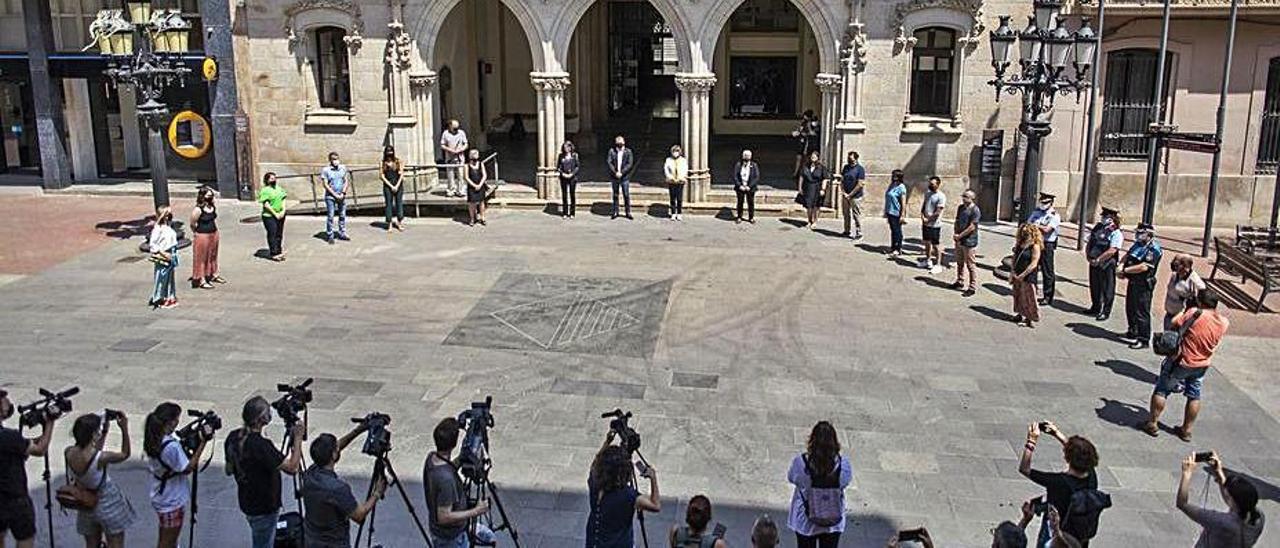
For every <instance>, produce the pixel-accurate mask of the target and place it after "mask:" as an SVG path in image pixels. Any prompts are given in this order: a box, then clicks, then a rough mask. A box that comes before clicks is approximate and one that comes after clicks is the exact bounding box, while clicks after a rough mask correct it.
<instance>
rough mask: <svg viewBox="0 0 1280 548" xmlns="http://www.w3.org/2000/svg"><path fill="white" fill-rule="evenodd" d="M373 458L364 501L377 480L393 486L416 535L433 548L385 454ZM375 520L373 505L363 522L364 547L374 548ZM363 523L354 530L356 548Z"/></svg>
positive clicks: (376, 516)
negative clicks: (413, 526) (402, 502)
mask: <svg viewBox="0 0 1280 548" xmlns="http://www.w3.org/2000/svg"><path fill="white" fill-rule="evenodd" d="M374 458H375V459H376V460H375V461H374V463H373V476H372V477H370V478H369V491H368V493H367V494H366V495H365V500H368V498H369V497H370V496H372V495H373V486H374V484H376V483H377V482H378V480H379V479H382V480H383V481H386V482H387V487H391V486H393V485H394V486H395V488H396V490H397V491H399V492H400V498H401V499H402V500H404V505H405V508H408V509H409V516H410V517H412V518H413V524H414V525H417V526H418V533H420V534H422V540H423V542H426V543H427V548H435V545H434V544H432V543H431V535H428V534H427V529H426V528H425V527H423V526H422V520H421V519H419V518H418V512H417V510H415V509H414V507H413V502H411V501H410V500H409V495H408V493H405V491H404V484H403V483H401V482H400V476H399V475H398V474H396V469H395V468H394V467H392V466H391V461H390V460H389V459H387V455H386V453H382V454H380V455H378V456H376V457H374ZM388 476H390V478H388ZM382 496H383V497H384V498H385V497H386V492H385V491H384V492H383V494H382ZM377 519H378V507H377V505H374V507H373V509H372V510H370V511H369V517H368V519H367V520H365V523H368V524H369V536H368V537H367V539H366V541H365V546H367V547H369V548H372V547H373V546H374V544H373V533H374V522H375V521H377ZM365 523H361V524H360V528H359V529H357V530H356V541H355V544H352V546H355V547H357V548H358V547H359V546H360V537H361V536H363V535H364V526H365Z"/></svg>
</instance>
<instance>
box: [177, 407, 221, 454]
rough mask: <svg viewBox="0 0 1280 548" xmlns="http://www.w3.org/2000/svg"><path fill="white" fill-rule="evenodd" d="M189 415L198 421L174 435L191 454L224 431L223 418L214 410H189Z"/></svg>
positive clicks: (188, 424) (192, 422)
mask: <svg viewBox="0 0 1280 548" xmlns="http://www.w3.org/2000/svg"><path fill="white" fill-rule="evenodd" d="M187 414H188V415H190V416H192V417H195V418H196V419H195V420H193V421H191V422H190V423H187V425H186V426H183V427H182V428H179V429H178V430H177V431H176V432H174V435H175V436H177V437H178V441H179V442H180V443H181V444H182V449H183V450H184V451H186V452H187V453H188V454H191V453H194V452H195V450H196V448H198V447H200V444H202V443H205V442H207V441H209V440H211V439H213V435H214V434H216V433H217V432H218V430H221V429H222V417H219V416H218V414H217V413H215V412H214V411H213V410H212V409H210V410H208V411H197V410H195V409H188V410H187Z"/></svg>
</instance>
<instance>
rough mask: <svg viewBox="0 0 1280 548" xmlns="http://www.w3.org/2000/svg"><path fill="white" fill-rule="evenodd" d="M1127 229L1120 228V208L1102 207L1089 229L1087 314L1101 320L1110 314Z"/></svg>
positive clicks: (1086, 254) (1086, 250)
mask: <svg viewBox="0 0 1280 548" xmlns="http://www.w3.org/2000/svg"><path fill="white" fill-rule="evenodd" d="M1123 245H1124V233H1122V232H1120V212H1119V211H1118V210H1115V209H1112V208H1109V207H1103V208H1102V219H1101V220H1099V221H1098V222H1097V224H1095V225H1093V230H1091V231H1090V232H1089V245H1088V247H1086V248H1085V251H1084V253H1085V257H1086V258H1088V259H1089V301H1090V306H1089V310H1087V311H1085V314H1087V315H1090V316H1094V315H1096V317H1095V318H1094V319H1096V320H1098V321H1100V322H1102V321H1106V320H1107V318H1109V317H1111V304H1112V303H1113V302H1115V299H1116V265H1117V264H1118V261H1119V256H1120V248H1121V246H1123Z"/></svg>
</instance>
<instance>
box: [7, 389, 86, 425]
mask: <svg viewBox="0 0 1280 548" xmlns="http://www.w3.org/2000/svg"><path fill="white" fill-rule="evenodd" d="M79 393H80V388H79V387H76V386H72V387H71V388H68V389H66V390H63V391H62V392H50V391H48V390H45V389H44V388H41V389H40V400H38V401H35V402H33V403H29V404H27V405H19V406H18V424H19V425H21V426H22V427H26V428H34V427H36V426H40V425H42V424H44V423H45V422H48V421H50V420H54V419H57V418H58V417H61V416H63V415H65V414H67V413H70V412H71V396H74V395H76V394H79Z"/></svg>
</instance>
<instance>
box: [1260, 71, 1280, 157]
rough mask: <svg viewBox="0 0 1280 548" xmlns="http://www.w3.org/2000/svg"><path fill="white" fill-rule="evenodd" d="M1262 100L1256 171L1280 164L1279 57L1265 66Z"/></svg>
mask: <svg viewBox="0 0 1280 548" xmlns="http://www.w3.org/2000/svg"><path fill="white" fill-rule="evenodd" d="M1265 97H1266V98H1265V99H1264V100H1263V102H1262V137H1261V138H1260V139H1259V140H1258V166H1257V171H1258V173H1267V174H1270V173H1275V172H1276V167H1277V166H1280V57H1272V58H1271V63H1270V64H1269V65H1268V67H1267V94H1266V96H1265Z"/></svg>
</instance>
